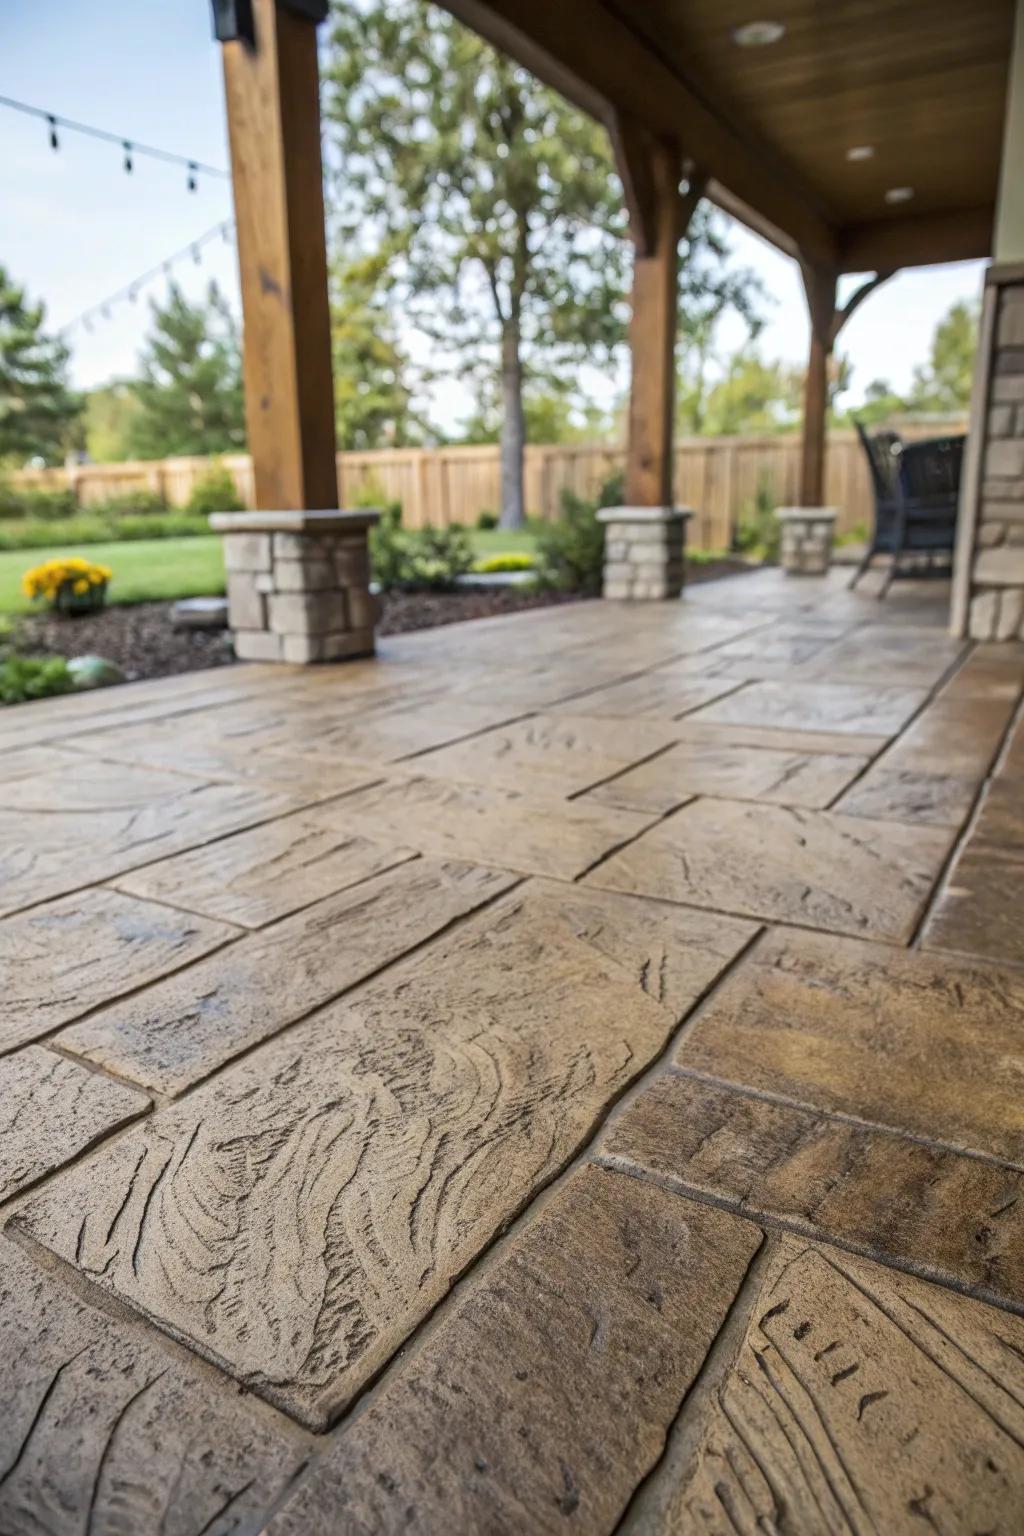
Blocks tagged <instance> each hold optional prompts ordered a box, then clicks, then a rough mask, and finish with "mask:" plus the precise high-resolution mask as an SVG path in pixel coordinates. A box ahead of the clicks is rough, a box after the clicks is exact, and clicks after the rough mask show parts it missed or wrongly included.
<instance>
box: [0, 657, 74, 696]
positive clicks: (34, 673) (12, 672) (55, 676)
mask: <svg viewBox="0 0 1024 1536" xmlns="http://www.w3.org/2000/svg"><path fill="white" fill-rule="evenodd" d="M74 686H75V683H74V679H73V677H72V676H71V673H70V672H69V671H68V664H67V662H66V660H65V659H64V657H63V656H45V657H41V658H40V657H33V656H8V657H7V659H6V661H2V662H0V704H23V703H25V701H26V700H27V699H45V698H47V697H48V696H49V695H50V694H54V693H71V692H72V690H73V689H74Z"/></svg>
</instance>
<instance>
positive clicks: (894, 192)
mask: <svg viewBox="0 0 1024 1536" xmlns="http://www.w3.org/2000/svg"><path fill="white" fill-rule="evenodd" d="M913 195H914V189H913V187H890V188H889V190H888V192H887V193H886V194H885V200H886V202H887V203H909V202H910V199H911V198H912V197H913Z"/></svg>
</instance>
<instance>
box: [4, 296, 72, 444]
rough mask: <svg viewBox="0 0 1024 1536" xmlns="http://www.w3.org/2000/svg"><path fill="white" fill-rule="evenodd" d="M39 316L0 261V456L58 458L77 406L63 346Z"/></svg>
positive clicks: (40, 310) (37, 308) (37, 307)
mask: <svg viewBox="0 0 1024 1536" xmlns="http://www.w3.org/2000/svg"><path fill="white" fill-rule="evenodd" d="M45 318H46V312H45V309H44V307H43V305H42V304H30V303H29V301H28V299H27V298H26V295H25V290H24V288H19V287H18V286H17V284H16V283H15V282H14V281H13V279H12V278H11V277H10V276H9V275H8V273H7V271H6V269H5V268H4V267H0V461H3V460H5V459H6V460H9V461H12V462H15V463H16V462H19V461H22V460H25V459H30V458H34V457H37V456H38V457H39V458H43V459H46V460H47V461H48V462H53V461H54V460H59V459H60V458H61V457H62V454H63V451H64V448H65V446H66V444H67V442H68V440H69V435H70V431H71V428H72V427H73V425H74V422H75V419H76V417H77V416H78V414H79V412H80V410H81V402H80V401H79V399H78V397H77V396H76V395H74V394H73V393H72V392H71V390H70V389H69V388H68V383H67V366H68V356H69V353H68V349H67V347H66V346H65V345H64V343H63V342H62V341H60V340H59V339H58V338H57V337H54V336H48V335H47V334H46V332H45V330H44V328H43V327H44V322H45Z"/></svg>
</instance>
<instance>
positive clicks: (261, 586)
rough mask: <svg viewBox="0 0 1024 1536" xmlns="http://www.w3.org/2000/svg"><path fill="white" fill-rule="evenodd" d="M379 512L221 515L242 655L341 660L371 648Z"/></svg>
mask: <svg viewBox="0 0 1024 1536" xmlns="http://www.w3.org/2000/svg"><path fill="white" fill-rule="evenodd" d="M377 516H378V514H377V513H364V512H359V513H351V514H350V513H339V512H333V513H332V512H324V513H266V512H255V513H245V512H243V513H238V514H233V513H224V514H217V515H216V516H215V517H213V518H211V523H212V524H213V527H214V528H215V529H216V530H217V531H218V532H220V533H223V535H224V565H225V569H226V572H227V587H228V623H229V625H230V627H231V631H232V635H233V639H234V645H235V654H236V655H237V656H238V657H239V659H240V660H242V661H285V662H298V663H305V662H315V661H340V660H343V659H345V658H349V657H354V656H368V655H370V654H371V653H372V652H373V630H374V625H375V624H376V622H377V617H378V611H379V603H378V599H377V598H376V596H375V595H374V594H373V593H372V592H371V591H370V558H369V548H368V542H367V535H368V531H369V528H370V526H371V525H372V523H373V522H375V521H376V519H377Z"/></svg>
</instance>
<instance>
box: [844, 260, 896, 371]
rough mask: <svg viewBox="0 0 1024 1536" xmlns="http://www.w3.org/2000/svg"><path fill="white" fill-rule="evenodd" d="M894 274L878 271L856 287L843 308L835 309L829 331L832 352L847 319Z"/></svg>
mask: <svg viewBox="0 0 1024 1536" xmlns="http://www.w3.org/2000/svg"><path fill="white" fill-rule="evenodd" d="M892 275H893V274H892V273H891V272H876V273H875V274H874V276H873V277H869V278H868V279H867V280H866V281H865V282H863V283H861V285H860V287H859V288H855V289H854V291H853V293H851V295H850V297H849V298H848V299H847V301H846V303H845V304H844V305H843V307H842V309H838V308H837V309H834V310H833V313H832V323H831V325H830V326H829V331H828V347H829V351H830V352H831V351H832V349H833V348H834V347H835V344H836V342H837V341H838V340H839V333H840V331H841V330H842V329H843V326H844V325H845V324H846V322H847V320H850V319H852V317H853V316H854V315H855V314H856V313H857V310H858V309H860V306H861V305H862V304H863V303H864V300H865V299H866V298H867V297H868V295H869V294H871V293H874V291H875V289H876V288H880V287H881V286H882V284H883V283H887V282H888V281H889V279H890V277H892Z"/></svg>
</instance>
